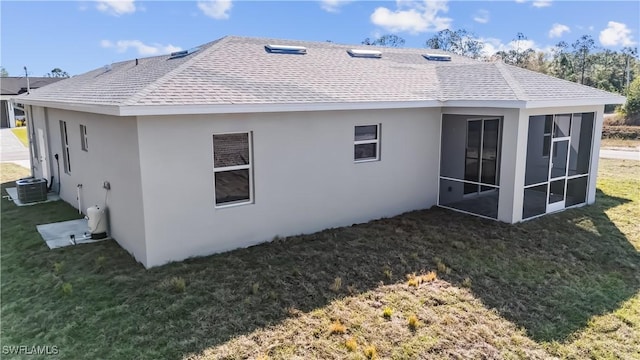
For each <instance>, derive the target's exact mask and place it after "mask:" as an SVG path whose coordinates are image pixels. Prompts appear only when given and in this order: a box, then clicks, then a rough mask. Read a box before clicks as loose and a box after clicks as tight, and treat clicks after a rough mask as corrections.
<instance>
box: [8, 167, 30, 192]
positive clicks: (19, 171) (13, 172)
mask: <svg viewBox="0 0 640 360" xmlns="http://www.w3.org/2000/svg"><path fill="white" fill-rule="evenodd" d="M29 175H31V173H30V172H29V169H26V168H23V167H22V166H20V165H16V164H12V163H0V183H9V182H12V181H16V180H18V179H21V178H23V177H27V176H29ZM9 185H10V186H9V187H13V186H14V185H15V184H9ZM2 191H3V192H4V190H2ZM2 195H5V194H2Z"/></svg>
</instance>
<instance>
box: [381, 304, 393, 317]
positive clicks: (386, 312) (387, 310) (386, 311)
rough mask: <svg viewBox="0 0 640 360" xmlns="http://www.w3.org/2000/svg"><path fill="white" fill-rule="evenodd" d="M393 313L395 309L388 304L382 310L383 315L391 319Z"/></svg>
mask: <svg viewBox="0 0 640 360" xmlns="http://www.w3.org/2000/svg"><path fill="white" fill-rule="evenodd" d="M391 315H393V309H391V308H390V307H388V306H387V307H385V308H384V310H382V316H384V318H385V319H390V318H391Z"/></svg>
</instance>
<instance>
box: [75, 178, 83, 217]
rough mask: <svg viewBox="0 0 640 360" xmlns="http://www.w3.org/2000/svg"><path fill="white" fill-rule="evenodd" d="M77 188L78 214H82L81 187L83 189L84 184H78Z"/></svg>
mask: <svg viewBox="0 0 640 360" xmlns="http://www.w3.org/2000/svg"><path fill="white" fill-rule="evenodd" d="M76 189H77V190H78V214H82V206H81V205H82V201H81V200H80V189H82V184H78V186H77V187H76Z"/></svg>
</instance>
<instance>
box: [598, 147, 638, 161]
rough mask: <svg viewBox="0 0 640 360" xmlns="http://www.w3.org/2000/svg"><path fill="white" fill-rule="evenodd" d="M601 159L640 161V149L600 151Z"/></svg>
mask: <svg viewBox="0 0 640 360" xmlns="http://www.w3.org/2000/svg"><path fill="white" fill-rule="evenodd" d="M600 157H601V158H606V159H624V160H638V161H640V149H636V150H627V149H620V148H617V149H616V148H606V149H600Z"/></svg>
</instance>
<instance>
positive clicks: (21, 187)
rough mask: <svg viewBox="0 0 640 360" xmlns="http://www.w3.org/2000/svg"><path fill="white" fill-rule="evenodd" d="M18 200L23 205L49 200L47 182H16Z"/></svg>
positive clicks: (22, 180) (30, 180)
mask: <svg viewBox="0 0 640 360" xmlns="http://www.w3.org/2000/svg"><path fill="white" fill-rule="evenodd" d="M16 188H17V190H18V200H20V202H22V203H23V204H27V203H32V202H38V201H46V200H47V180H45V179H34V178H27V179H20V180H18V181H16Z"/></svg>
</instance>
